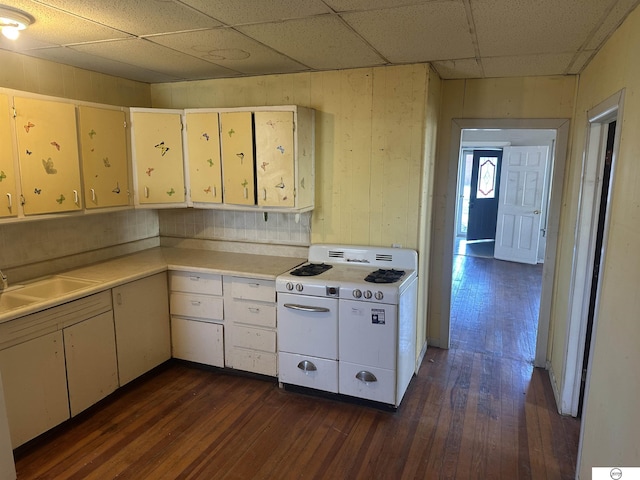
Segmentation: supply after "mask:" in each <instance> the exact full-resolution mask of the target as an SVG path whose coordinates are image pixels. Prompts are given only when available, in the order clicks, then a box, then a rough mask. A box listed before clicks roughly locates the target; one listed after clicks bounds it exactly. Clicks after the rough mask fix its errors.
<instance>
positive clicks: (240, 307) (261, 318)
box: [227, 298, 276, 328]
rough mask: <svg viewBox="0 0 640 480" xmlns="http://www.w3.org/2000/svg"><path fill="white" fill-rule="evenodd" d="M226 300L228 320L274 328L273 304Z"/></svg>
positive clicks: (274, 314)
mask: <svg viewBox="0 0 640 480" xmlns="http://www.w3.org/2000/svg"><path fill="white" fill-rule="evenodd" d="M227 300H228V301H227V318H228V319H230V320H233V321H234V322H239V323H248V324H249V325H256V326H259V327H268V328H275V327H276V305H275V304H272V303H262V302H251V301H247V300H238V299H237V298H232V299H230V300H229V299H227Z"/></svg>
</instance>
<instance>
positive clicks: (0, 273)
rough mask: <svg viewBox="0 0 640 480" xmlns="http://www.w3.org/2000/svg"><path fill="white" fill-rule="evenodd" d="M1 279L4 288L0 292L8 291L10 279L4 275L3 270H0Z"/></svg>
mask: <svg viewBox="0 0 640 480" xmlns="http://www.w3.org/2000/svg"><path fill="white" fill-rule="evenodd" d="M0 279H2V288H0V290H6V289H7V288H9V279H8V278H7V276H6V275H5V274H4V273H2V270H0Z"/></svg>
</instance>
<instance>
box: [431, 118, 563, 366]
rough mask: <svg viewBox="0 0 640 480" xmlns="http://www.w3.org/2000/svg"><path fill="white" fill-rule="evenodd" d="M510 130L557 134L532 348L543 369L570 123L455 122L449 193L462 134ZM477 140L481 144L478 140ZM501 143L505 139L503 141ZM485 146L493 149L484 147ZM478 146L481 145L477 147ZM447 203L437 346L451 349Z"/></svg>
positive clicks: (450, 213)
mask: <svg viewBox="0 0 640 480" xmlns="http://www.w3.org/2000/svg"><path fill="white" fill-rule="evenodd" d="M502 130H512V131H514V132H523V131H526V130H532V131H542V130H552V131H554V132H555V135H556V142H555V143H554V144H553V148H552V152H553V153H552V156H553V157H552V158H553V168H552V172H551V175H550V179H551V180H550V186H551V188H550V189H549V192H550V193H549V208H548V213H547V219H546V226H547V228H546V249H545V256H544V258H545V261H544V264H543V274H542V277H543V282H542V288H541V294H540V308H539V321H538V332H537V340H536V348H535V359H534V365H535V366H539V367H546V366H547V365H546V354H547V343H548V339H549V319H550V312H551V298H552V293H553V278H554V275H555V257H556V252H557V235H558V226H559V219H560V207H561V196H562V195H561V194H562V192H561V189H562V184H563V178H564V167H565V162H566V153H567V145H568V139H569V121H568V120H566V119H454V120H453V121H452V131H451V151H450V164H449V165H450V170H449V172H450V176H449V183H448V190H449V191H450V192H451V193H452V194H453V192H456V190H457V184H458V180H459V177H458V167H459V158H460V152H461V148H462V147H464V146H465V145H463V144H462V137H463V135H462V134H463V131H464V132H466V131H469V132H474V131H483V132H485V133H486V132H487V131H494V132H498V131H502ZM478 141H479V142H480V141H482V140H480V139H478ZM503 141H504V140H503ZM484 142H485V145H484V146H487V147H488V146H495V145H496V144H495V143H493V144H491V145H487V144H486V140H484ZM477 146H480V145H477ZM555 186H557V187H555ZM449 198H450V200H449V201H448V203H447V207H446V208H447V211H446V214H445V222H446V223H445V235H446V238H449V239H451V243H450V244H448V245H445V257H444V259H445V262H444V264H443V282H444V285H447V287H445V288H443V289H442V297H441V300H440V303H441V306H442V312H443V314H442V315H441V316H440V320H441V324H440V338H439V341H438V345H439V346H442V347H444V348H449V347H450V342H451V331H450V326H451V322H450V320H451V319H450V312H451V282H452V274H453V247H454V238H455V235H454V234H455V226H456V225H455V212H456V201H455V198H456V195H451V196H450V197H449Z"/></svg>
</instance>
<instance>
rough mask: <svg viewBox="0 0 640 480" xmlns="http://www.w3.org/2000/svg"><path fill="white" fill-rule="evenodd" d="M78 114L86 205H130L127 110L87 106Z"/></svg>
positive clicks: (96, 206)
mask: <svg viewBox="0 0 640 480" xmlns="http://www.w3.org/2000/svg"><path fill="white" fill-rule="evenodd" d="M78 113H79V136H80V152H81V155H82V168H83V173H84V204H85V206H86V208H101V207H121V206H126V205H128V204H129V195H128V189H129V171H128V163H127V135H126V118H125V113H124V112H123V111H120V110H111V109H106V108H95V107H87V106H80V107H78Z"/></svg>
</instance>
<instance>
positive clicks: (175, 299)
mask: <svg viewBox="0 0 640 480" xmlns="http://www.w3.org/2000/svg"><path fill="white" fill-rule="evenodd" d="M170 310H171V314H172V315H179V316H182V317H195V318H205V319H209V320H222V319H223V318H224V309H223V301H222V297H210V296H208V295H194V294H192V293H179V292H172V293H171V302H170Z"/></svg>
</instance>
